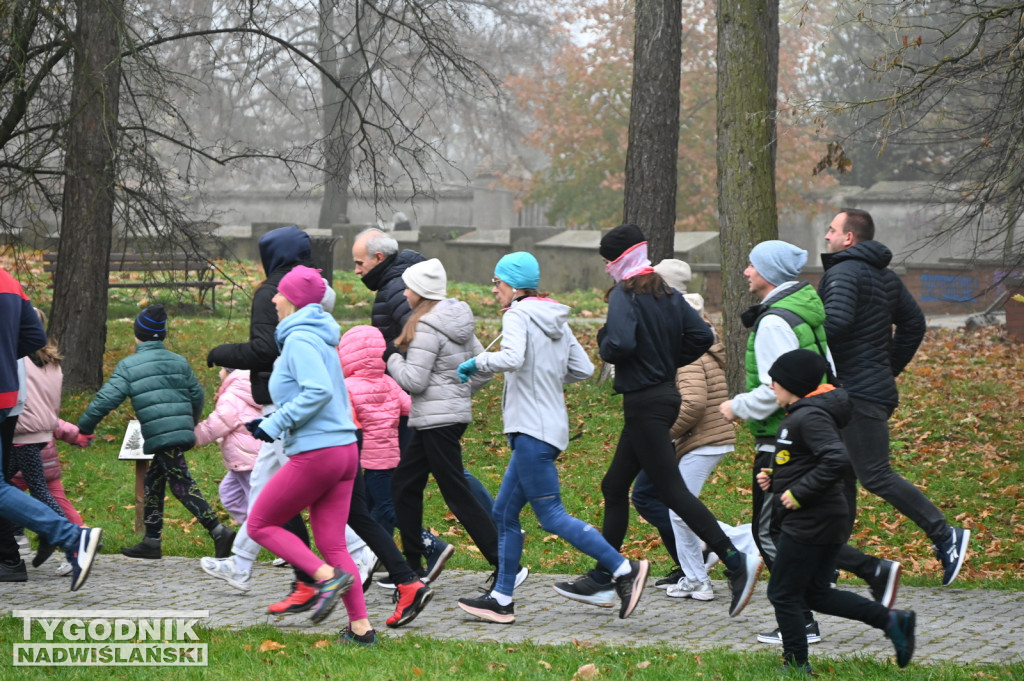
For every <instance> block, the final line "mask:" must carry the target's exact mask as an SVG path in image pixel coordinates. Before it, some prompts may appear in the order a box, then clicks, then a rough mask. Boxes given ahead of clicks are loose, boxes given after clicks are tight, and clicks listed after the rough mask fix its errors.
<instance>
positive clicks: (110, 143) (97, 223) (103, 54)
mask: <svg viewBox="0 0 1024 681" xmlns="http://www.w3.org/2000/svg"><path fill="white" fill-rule="evenodd" d="M77 10H78V26H77V27H76V30H75V32H74V34H73V36H72V39H73V41H74V43H73V44H74V54H75V63H74V79H73V84H72V88H71V114H72V116H71V121H70V125H69V126H68V141H67V156H66V158H65V164H64V205H63V211H62V225H61V237H60V254H61V257H60V261H59V262H58V264H57V271H56V272H55V273H54V277H53V281H54V290H55V291H62V292H65V295H61V296H55V297H54V302H53V310H52V311H51V313H50V329H49V332H50V334H51V335H52V336H54V337H55V338H56V339H57V341H58V342H64V345H65V347H66V348H68V349H70V347H69V346H70V345H71V344H72V343H73V344H74V345H75V349H74V352H71V351H69V352H67V358H66V359H67V361H65V363H64V383H65V385H67V386H68V388H70V389H80V388H97V387H99V385H100V384H102V383H103V350H104V347H105V342H106V337H107V275H108V273H109V265H108V264H107V260H108V257H109V255H110V242H111V227H112V216H113V211H114V181H115V178H116V172H115V167H114V165H115V156H114V150H115V149H116V148H117V135H118V125H117V115H118V89H119V83H120V79H121V68H120V53H121V45H120V40H119V35H120V27H121V25H122V22H121V12H122V10H123V7H122V5H121V4H120V3H119V2H117V1H116V0H81V1H80V2H79V3H78V6H77ZM72 291H74V293H73V294H72V293H71V292H72ZM83 310H86V311H87V312H86V313H83ZM65 341H66V342H65Z"/></svg>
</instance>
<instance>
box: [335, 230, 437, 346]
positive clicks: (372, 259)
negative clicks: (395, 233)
mask: <svg viewBox="0 0 1024 681" xmlns="http://www.w3.org/2000/svg"><path fill="white" fill-rule="evenodd" d="M352 260H353V261H354V262H355V271H356V274H358V275H359V276H360V277H362V279H363V284H364V285H365V286H366V288H368V289H370V290H371V291H376V292H377V295H376V297H375V298H374V299H373V311H372V322H371V323H372V324H373V325H374V326H376V327H377V328H378V329H380V332H381V333H382V334H384V340H385V342H388V343H390V342H391V341H393V340H394V339H395V338H397V337H398V334H400V333H401V332H402V326H403V325H404V324H405V320H406V319H408V318H409V315H410V314H411V312H412V311H411V310H410V309H409V302H408V301H407V300H406V299H405V295H403V294H404V292H405V282H403V281H402V273H403V272H405V270H406V269H407V268H409V266H411V265H415V264H416V263H418V262H423V261H424V260H426V258H424V257H423V256H422V255H421V254H419V253H417V252H416V251H411V250H408V249H406V250H404V251H401V252H399V250H398V242H397V241H395V238H394V237H392V236H391V235H389V234H385V233H384V232H382V231H380V230H379V229H377V228H375V227H373V228H370V229H364V230H363V231H362V232H360V233H359V234H357V235H356V238H355V241H354V242H353V244H352Z"/></svg>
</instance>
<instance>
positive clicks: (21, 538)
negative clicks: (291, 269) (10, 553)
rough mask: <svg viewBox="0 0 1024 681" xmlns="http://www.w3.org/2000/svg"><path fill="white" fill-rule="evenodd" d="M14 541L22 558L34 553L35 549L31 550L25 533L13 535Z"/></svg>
mask: <svg viewBox="0 0 1024 681" xmlns="http://www.w3.org/2000/svg"><path fill="white" fill-rule="evenodd" d="M14 541H16V542H17V543H18V554H19V555H20V556H21V557H22V558H28V557H29V556H31V555H32V554H34V553H35V551H33V550H32V543H31V542H30V541H29V540H28V537H26V536H25V535H23V534H16V535H14Z"/></svg>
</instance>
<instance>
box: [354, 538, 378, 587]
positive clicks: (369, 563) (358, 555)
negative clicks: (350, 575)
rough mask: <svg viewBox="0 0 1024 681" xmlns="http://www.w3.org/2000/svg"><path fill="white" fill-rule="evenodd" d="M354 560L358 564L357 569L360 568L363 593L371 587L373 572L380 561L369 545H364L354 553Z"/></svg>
mask: <svg viewBox="0 0 1024 681" xmlns="http://www.w3.org/2000/svg"><path fill="white" fill-rule="evenodd" d="M352 560H353V561H354V562H355V564H356V569H357V570H359V579H360V580H361V584H362V585H363V593H366V590H367V589H368V588H370V582H371V580H372V579H373V573H374V572H375V571H376V570H377V567H378V566H379V565H380V561H378V560H377V554H376V553H374V552H373V550H372V549H371V548H370V547H369V546H364V547H363V548H361V549H359V550H358V551H356V552H355V553H354V554H352Z"/></svg>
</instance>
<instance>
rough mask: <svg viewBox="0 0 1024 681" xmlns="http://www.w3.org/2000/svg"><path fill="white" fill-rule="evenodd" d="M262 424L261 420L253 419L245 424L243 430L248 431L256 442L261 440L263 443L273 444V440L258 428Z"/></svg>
mask: <svg viewBox="0 0 1024 681" xmlns="http://www.w3.org/2000/svg"><path fill="white" fill-rule="evenodd" d="M261 423H263V419H253V420H252V421H249V422H248V423H246V424H245V429H246V430H248V431H249V432H250V433H251V434H252V436H253V437H254V438H256V439H257V440H263V441H264V442H273V441H274V438H272V437H270V436H269V435H267V431H265V430H263V429H262V428H260V424H261Z"/></svg>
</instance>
